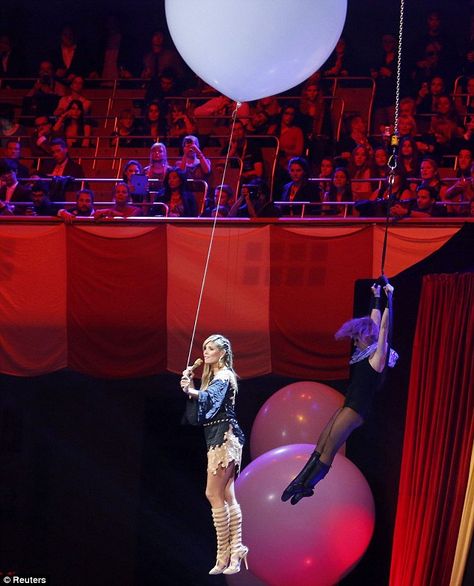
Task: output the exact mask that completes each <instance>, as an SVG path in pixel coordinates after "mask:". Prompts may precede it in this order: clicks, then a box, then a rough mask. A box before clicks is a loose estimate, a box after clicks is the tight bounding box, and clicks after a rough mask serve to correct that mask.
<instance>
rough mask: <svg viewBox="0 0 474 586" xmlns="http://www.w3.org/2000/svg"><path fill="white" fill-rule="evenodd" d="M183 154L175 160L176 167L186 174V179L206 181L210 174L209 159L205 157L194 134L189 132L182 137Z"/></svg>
mask: <svg viewBox="0 0 474 586" xmlns="http://www.w3.org/2000/svg"><path fill="white" fill-rule="evenodd" d="M182 149H183V156H182V157H181V159H180V160H178V161H176V167H178V168H179V169H181V171H183V172H184V174H185V175H186V179H202V180H203V181H208V179H209V176H210V174H211V161H210V160H209V159H207V158H206V157H205V156H204V154H203V152H202V151H201V149H200V146H199V140H198V138H197V137H196V136H193V135H192V134H189V135H187V136H185V137H184V138H183V143H182Z"/></svg>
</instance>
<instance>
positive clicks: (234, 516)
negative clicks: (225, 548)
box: [223, 503, 249, 574]
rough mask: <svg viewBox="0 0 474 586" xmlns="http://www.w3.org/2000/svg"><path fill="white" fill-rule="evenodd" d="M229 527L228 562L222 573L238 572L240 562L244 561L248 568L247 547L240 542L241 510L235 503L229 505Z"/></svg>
mask: <svg viewBox="0 0 474 586" xmlns="http://www.w3.org/2000/svg"><path fill="white" fill-rule="evenodd" d="M229 516H230V520H229V529H230V563H229V565H228V567H227V568H226V569H225V570H224V571H223V574H237V572H240V564H241V563H242V560H243V561H244V564H245V567H246V568H247V570H248V568H249V567H248V564H247V554H248V552H249V548H248V547H247V546H246V545H243V544H242V511H241V509H240V505H239V504H238V503H237V504H235V505H231V506H230V507H229Z"/></svg>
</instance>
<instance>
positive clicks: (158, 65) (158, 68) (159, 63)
mask: <svg viewBox="0 0 474 586" xmlns="http://www.w3.org/2000/svg"><path fill="white" fill-rule="evenodd" d="M165 40H166V39H165V34H164V33H163V31H155V32H154V33H153V34H152V37H151V43H150V45H151V46H150V50H149V51H148V52H147V53H145V55H144V56H143V69H142V72H141V75H140V77H142V79H153V78H155V79H156V78H159V77H160V75H162V74H163V73H164V72H166V71H167V70H170V69H171V70H173V71H175V72H176V74H177V75H178V76H181V77H182V76H183V74H184V66H183V61H182V59H181V56H180V55H179V53H178V51H176V49H175V48H174V47H173V48H168V47H167V46H166V43H165Z"/></svg>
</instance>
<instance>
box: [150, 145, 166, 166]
mask: <svg viewBox="0 0 474 586" xmlns="http://www.w3.org/2000/svg"><path fill="white" fill-rule="evenodd" d="M163 159H166V147H165V145H163V144H159V145H157V146H156V147H153V148H152V149H151V160H152V161H153V162H155V161H162V160H163Z"/></svg>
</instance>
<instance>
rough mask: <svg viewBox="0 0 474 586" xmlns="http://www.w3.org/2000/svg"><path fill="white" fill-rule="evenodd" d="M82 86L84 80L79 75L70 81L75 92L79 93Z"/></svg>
mask: <svg viewBox="0 0 474 586" xmlns="http://www.w3.org/2000/svg"><path fill="white" fill-rule="evenodd" d="M83 87H84V80H83V78H82V77H80V76H79V75H76V77H75V78H74V79H73V80H72V81H71V90H72V91H73V92H76V93H80V92H81V91H82V88H83Z"/></svg>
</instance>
